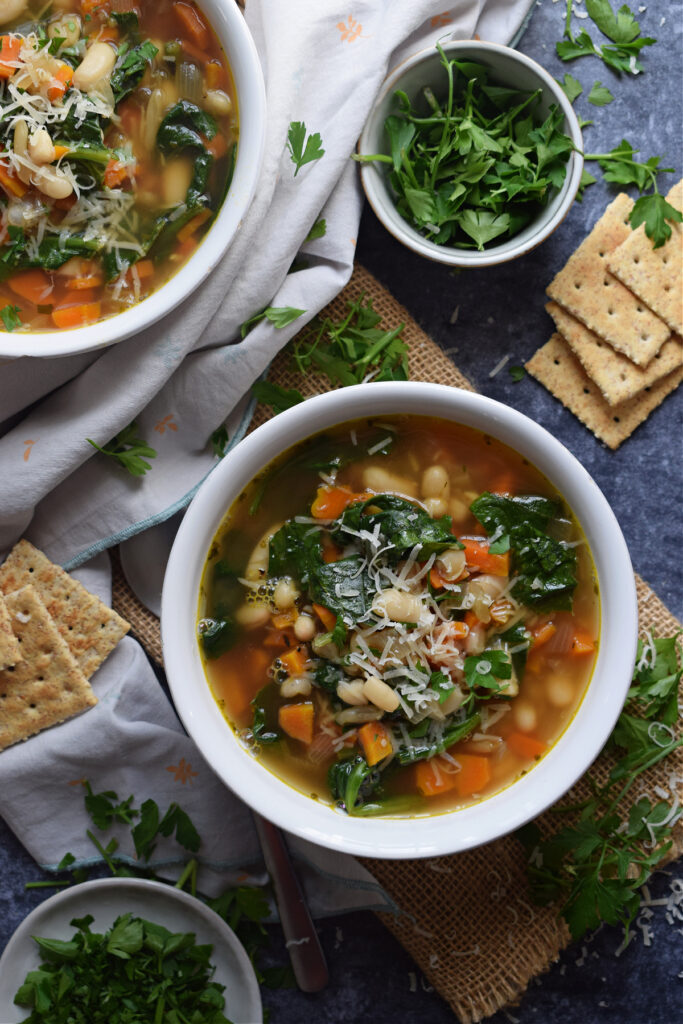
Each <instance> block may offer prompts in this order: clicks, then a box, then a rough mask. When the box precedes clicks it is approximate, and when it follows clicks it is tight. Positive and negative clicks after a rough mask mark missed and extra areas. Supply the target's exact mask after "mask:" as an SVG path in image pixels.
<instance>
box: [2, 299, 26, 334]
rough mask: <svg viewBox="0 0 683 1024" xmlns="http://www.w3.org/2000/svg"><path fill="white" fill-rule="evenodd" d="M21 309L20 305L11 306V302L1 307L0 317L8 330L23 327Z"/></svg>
mask: <svg viewBox="0 0 683 1024" xmlns="http://www.w3.org/2000/svg"><path fill="white" fill-rule="evenodd" d="M20 313H21V309H20V308H19V306H11V305H10V304H9V303H8V304H7V305H6V306H3V307H2V309H0V317H2V322H3V324H4V325H5V328H6V330H8V331H15V330H16V329H17V327H21V324H22V321H21V317H20V316H19V314H20Z"/></svg>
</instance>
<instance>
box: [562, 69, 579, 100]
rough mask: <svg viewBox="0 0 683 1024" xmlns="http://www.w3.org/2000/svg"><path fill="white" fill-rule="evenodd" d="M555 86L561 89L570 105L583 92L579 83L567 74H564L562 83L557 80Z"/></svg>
mask: <svg viewBox="0 0 683 1024" xmlns="http://www.w3.org/2000/svg"><path fill="white" fill-rule="evenodd" d="M557 84H558V85H560V86H562V89H563V90H564V92H565V93H566V96H567V99H568V100H569V102H570V103H573V102H574V100H575V99H577V97H578V96H580V95H581V93H582V92H583V86H582V85H581V82H579V80H578V78H574V76H573V75H570V74H569V72H567V73H566V74H565V76H564V78H563V79H562V81H560V80H559V78H558V79H557Z"/></svg>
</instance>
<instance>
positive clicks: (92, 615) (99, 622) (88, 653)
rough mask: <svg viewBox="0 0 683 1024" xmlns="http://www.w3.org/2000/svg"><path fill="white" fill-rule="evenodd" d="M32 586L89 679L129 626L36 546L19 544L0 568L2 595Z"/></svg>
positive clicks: (25, 541)
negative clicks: (28, 585)
mask: <svg viewBox="0 0 683 1024" xmlns="http://www.w3.org/2000/svg"><path fill="white" fill-rule="evenodd" d="M29 583H30V584H32V585H33V586H34V587H35V589H36V591H37V592H38V595H39V596H40V598H41V600H42V601H43V603H44V604H45V607H46V608H47V610H48V612H49V613H50V615H51V616H52V618H53V619H54V621H55V625H56V626H57V629H58V630H59V632H60V633H61V635H62V636H63V638H64V640H65V642H66V644H67V646H68V648H69V650H70V651H71V653H72V654H73V656H74V658H75V659H76V662H77V663H78V667H79V668H80V670H81V672H82V673H83V675H84V676H85V677H86V679H89V678H90V676H91V675H92V674H93V672H95V670H96V669H97V668H99V666H100V665H101V664H102V662H103V661H104V659H105V658H106V657H107V656H108V655H109V654H111V652H112V651H113V649H114V648H115V647H116V645H117V643H118V642H119V640H120V639H121V637H123V636H125V634H126V633H127V632H128V630H129V629H130V626H129V624H128V623H127V622H126V621H125V619H122V618H121V616H120V615H117V614H116V612H115V611H112V609H111V608H107V606H106V605H105V604H103V603H102V602H101V601H100V599H99V598H98V597H95V596H94V595H93V594H91V593H90V592H89V591H88V590H86V589H85V587H84V586H83V585H82V584H81V583H79V582H78V580H75V579H73V578H72V577H71V576H69V574H68V573H66V572H65V571H64V570H63V569H62V568H61V567H60V566H59V565H54V563H53V562H51V561H50V559H49V558H48V557H47V555H44V554H43V553H42V551H39V550H38V549H37V548H35V547H34V546H33V544H29V542H28V541H27V540H20V541H19V543H18V544H16V545H15V547H14V548H13V549H12V550H11V551H10V553H9V555H8V556H7V560H6V561H5V563H4V564H3V565H1V566H0V592H2V593H4V594H5V595H7V594H9V593H11V592H12V591H14V590H19V589H20V588H21V587H25V586H26V585H27V584H29Z"/></svg>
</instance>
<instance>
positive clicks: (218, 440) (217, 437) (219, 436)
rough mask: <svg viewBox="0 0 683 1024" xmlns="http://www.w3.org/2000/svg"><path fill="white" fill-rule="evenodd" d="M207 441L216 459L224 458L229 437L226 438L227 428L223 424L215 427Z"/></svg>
mask: <svg viewBox="0 0 683 1024" xmlns="http://www.w3.org/2000/svg"><path fill="white" fill-rule="evenodd" d="M209 440H210V441H211V447H212V448H213V454H214V455H215V456H216V458H217V459H222V458H224V457H225V452H226V449H227V447H228V441H229V440H230V437H229V436H228V428H227V427H226V426H225V424H224V423H222V424H221V425H220V427H216V429H215V430H214V432H213V434H212V435H211V437H210V438H209Z"/></svg>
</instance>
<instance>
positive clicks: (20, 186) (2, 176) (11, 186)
mask: <svg viewBox="0 0 683 1024" xmlns="http://www.w3.org/2000/svg"><path fill="white" fill-rule="evenodd" d="M0 185H2V187H3V188H4V190H5V192H7V194H8V195H10V196H19V197H20V198H21V196H24V195H26V193H27V192H28V185H24V183H23V181H20V180H19V178H17V176H16V174H15V173H14V171H13V170H12V169H11V168H10V167H8V166H7V164H2V163H0Z"/></svg>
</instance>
